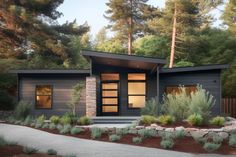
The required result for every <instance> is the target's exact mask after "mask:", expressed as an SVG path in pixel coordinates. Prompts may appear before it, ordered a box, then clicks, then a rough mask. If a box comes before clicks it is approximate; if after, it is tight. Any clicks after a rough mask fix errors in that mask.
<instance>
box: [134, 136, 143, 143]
mask: <svg viewBox="0 0 236 157" xmlns="http://www.w3.org/2000/svg"><path fill="white" fill-rule="evenodd" d="M132 142H133V143H135V144H139V143H141V142H142V138H141V137H133V139H132Z"/></svg>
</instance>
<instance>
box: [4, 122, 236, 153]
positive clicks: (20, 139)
mask: <svg viewBox="0 0 236 157" xmlns="http://www.w3.org/2000/svg"><path fill="white" fill-rule="evenodd" d="M0 135H3V136H4V137H5V138H6V140H9V141H15V142H17V143H18V144H20V145H23V146H30V147H35V148H37V149H39V150H40V151H41V152H46V151H47V150H48V149H55V150H57V152H58V154H61V155H68V154H75V155H76V156H77V157H200V156H201V157H223V155H215V154H212V155H194V154H189V153H181V152H174V151H167V150H160V149H155V148H145V147H138V146H131V145H125V144H116V143H109V142H100V141H92V140H86V139H78V138H74V137H68V136H63V135H56V134H51V133H47V132H44V131H40V130H36V129H32V128H29V127H24V126H17V125H9V124H0ZM229 157H230V156H229ZM232 157H233V156H232Z"/></svg>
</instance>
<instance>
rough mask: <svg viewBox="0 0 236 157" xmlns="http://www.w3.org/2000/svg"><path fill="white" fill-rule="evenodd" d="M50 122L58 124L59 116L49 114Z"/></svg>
mask: <svg viewBox="0 0 236 157" xmlns="http://www.w3.org/2000/svg"><path fill="white" fill-rule="evenodd" d="M49 120H50V121H51V123H54V124H58V123H59V120H60V117H59V116H51V117H50V119H49Z"/></svg>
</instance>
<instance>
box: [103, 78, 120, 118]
mask: <svg viewBox="0 0 236 157" xmlns="http://www.w3.org/2000/svg"><path fill="white" fill-rule="evenodd" d="M101 86H102V87H101V94H102V98H101V101H102V102H101V113H102V116H117V115H118V114H119V82H118V81H106V82H102V85H101Z"/></svg>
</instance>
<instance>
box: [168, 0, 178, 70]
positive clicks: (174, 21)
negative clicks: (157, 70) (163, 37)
mask: <svg viewBox="0 0 236 157" xmlns="http://www.w3.org/2000/svg"><path fill="white" fill-rule="evenodd" d="M176 16H177V6H176V2H175V11H174V16H173V30H172V43H171V52H170V64H169V68H172V67H173V65H174V59H175V38H176Z"/></svg>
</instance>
